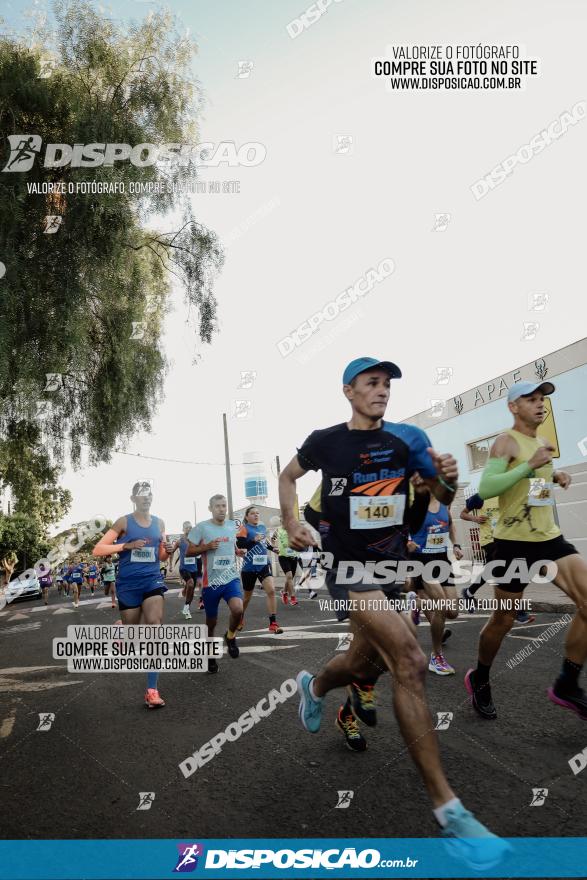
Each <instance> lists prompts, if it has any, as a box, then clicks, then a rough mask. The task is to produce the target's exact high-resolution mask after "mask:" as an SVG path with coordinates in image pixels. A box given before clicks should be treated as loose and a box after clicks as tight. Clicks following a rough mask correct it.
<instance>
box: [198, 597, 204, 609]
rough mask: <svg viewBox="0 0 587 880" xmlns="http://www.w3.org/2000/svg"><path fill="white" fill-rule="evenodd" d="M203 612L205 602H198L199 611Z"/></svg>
mask: <svg viewBox="0 0 587 880" xmlns="http://www.w3.org/2000/svg"><path fill="white" fill-rule="evenodd" d="M203 610H204V600H203V599H200V601H199V602H198V611H203Z"/></svg>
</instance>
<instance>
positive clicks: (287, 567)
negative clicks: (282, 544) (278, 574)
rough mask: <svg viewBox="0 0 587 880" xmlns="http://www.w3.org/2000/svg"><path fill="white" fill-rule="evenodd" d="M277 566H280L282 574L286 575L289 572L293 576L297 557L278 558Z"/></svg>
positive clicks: (296, 565)
mask: <svg viewBox="0 0 587 880" xmlns="http://www.w3.org/2000/svg"><path fill="white" fill-rule="evenodd" d="M278 559H279V564H280V566H281V570H282V572H283V573H284V574H287V573H288V572H290V571H291V573H292V574H295V573H296V571H297V568H298V557H297V556H278Z"/></svg>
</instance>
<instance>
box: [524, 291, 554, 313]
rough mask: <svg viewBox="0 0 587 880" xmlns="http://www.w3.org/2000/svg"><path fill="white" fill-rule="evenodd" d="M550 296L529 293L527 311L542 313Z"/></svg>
mask: <svg viewBox="0 0 587 880" xmlns="http://www.w3.org/2000/svg"><path fill="white" fill-rule="evenodd" d="M549 299H550V296H549V295H548V294H547V293H529V294H528V311H529V312H543V311H544V309H545V308H546V306H547V305H548V300H549Z"/></svg>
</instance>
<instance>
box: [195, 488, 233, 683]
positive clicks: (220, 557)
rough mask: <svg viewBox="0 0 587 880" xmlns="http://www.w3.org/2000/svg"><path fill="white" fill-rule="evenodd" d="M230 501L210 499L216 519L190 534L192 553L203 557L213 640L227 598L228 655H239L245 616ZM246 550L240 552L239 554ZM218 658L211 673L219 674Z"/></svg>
mask: <svg viewBox="0 0 587 880" xmlns="http://www.w3.org/2000/svg"><path fill="white" fill-rule="evenodd" d="M226 509H227V502H226V498H225V497H224V496H223V495H214V496H213V497H212V498H211V499H210V504H209V510H210V512H211V514H212V519H208V520H205V521H204V522H201V523H198V524H197V525H196V526H194V528H193V529H192V530H191V531H190V532H189V534H188V540H189V542H190V545H192V546H190V547H188V552H190V553H191V552H198V553H201V554H202V599H203V600H204V608H205V610H206V626H207V627H208V636H209V637H211V636H212V635H213V633H214V628H215V626H216V619H217V617H218V605H219V604H220V600H221V599H224V601H225V602H226V604H227V605H228V607H229V610H230V621H229V627H228V630H227V631H226V632H225V634H224V638H225V641H226V644H227V646H228V653H229V655H230V656H231V657H232V658H236V657H238V655H239V648H238V645H237V644H236V632H237V627H238V624H239V622H240V620H241V618H242V614H243V602H242V599H243V591H242V588H241V583H240V578H239V574H238V568H237V564H236V531H237V525H236V522H235V521H234V520H232V519H225V517H226ZM242 552H243V551H240V553H239V555H241V554H242ZM217 671H218V664H217V663H216V661H215V659H214V658H210V659H209V661H208V672H217Z"/></svg>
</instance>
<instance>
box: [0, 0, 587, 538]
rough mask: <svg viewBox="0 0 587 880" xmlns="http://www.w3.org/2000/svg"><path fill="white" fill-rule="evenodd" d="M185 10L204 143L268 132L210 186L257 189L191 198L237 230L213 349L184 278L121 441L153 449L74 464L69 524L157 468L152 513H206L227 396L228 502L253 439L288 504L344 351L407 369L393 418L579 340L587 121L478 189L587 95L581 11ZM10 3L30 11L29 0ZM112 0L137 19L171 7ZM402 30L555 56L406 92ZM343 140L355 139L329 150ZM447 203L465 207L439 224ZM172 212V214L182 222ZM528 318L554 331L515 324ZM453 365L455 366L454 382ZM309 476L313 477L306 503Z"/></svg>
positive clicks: (203, 216)
mask: <svg viewBox="0 0 587 880" xmlns="http://www.w3.org/2000/svg"><path fill="white" fill-rule="evenodd" d="M39 5H41V4H39ZM170 5H171V7H172V8H173V9H174V10H175V11H176V12H177V13H178V15H179V16H180V17H181V19H182V21H183V24H184V25H185V27H186V28H189V29H190V33H191V34H193V35H194V36H195V38H196V39H197V41H198V43H199V48H200V51H199V55H198V56H197V57H196V59H195V61H194V70H195V73H196V75H197V76H198V78H199V80H200V81H201V83H202V86H203V88H204V91H205V93H206V101H207V103H206V108H205V112H204V115H203V117H202V119H201V138H200V140H201V141H212V142H219V141H235V142H236V143H237V145H239V144H243V143H246V142H259V143H261V144H263V145H264V147H265V148H266V150H267V156H266V159H265V161H264V162H263V163H262V164H260V165H258V166H257V167H252V168H246V167H240V168H226V167H222V168H219V169H206V170H203V172H202V175H201V179H202V180H205V181H209V180H239V181H240V188H241V192H240V194H228V193H226V194H225V193H210V194H205V195H197V196H194V205H195V210H196V215H197V217H198V219H199V220H201V221H202V222H204V223H205V224H207V225H208V226H210V227H211V228H213V229H214V230H216V231H217V232H218V234H219V235H220V237H221V238H222V239H223V240H224V241H225V242H226V241H228V243H227V244H226V253H227V258H226V263H225V266H224V269H223V271H222V274H221V275H220V277H219V278H218V280H217V283H216V286H215V293H216V296H217V298H218V301H219V315H220V322H219V332H218V334H217V335H216V336H215V337H214V340H213V343H212V345H211V346H208V347H202V346H200V345H196V343H195V334H194V330H193V328H190V326H189V325H188V324H186V318H187V310H186V306H185V304H184V301H183V296H182V293H181V291H180V290H174V293H173V306H174V311H173V312H172V313H171V314H169V316H168V318H167V322H166V326H165V340H164V346H165V351H166V354H167V356H168V357H169V359H170V361H171V368H170V371H169V376H168V379H167V383H166V387H165V395H166V396H165V400H161V399H160V398H159V397H157V400H156V401H155V404H156V406H157V411H156V413H155V416H154V419H153V429H152V432H151V433H150V434H148V435H146V434H138V435H137V436H135V438H134V440H133V441H132V442H131V443H130V444H129V446H128V452H130V453H134V454H141V455H142V456H144V457H145V458H144V459H143V460H142V461H141V460H140V459H139V458H136V457H133V456H128V455H120V454H115V455H113V458H112V463H111V464H108V465H101V466H100V467H97V468H86V469H84V470H83V471H81V472H78V473H74V472H73V471H72V470H71V469H69V468H67V469H66V472H65V474H64V476H63V484H64V485H65V486H67V487H68V488H69V489H71V491H72V492H73V497H74V501H73V505H72V509H71V511H70V513H69V515H68V517H67V520H66V522H65V523H64V525H66V524H69V523H70V522H76V521H79V520H82V519H85V518H87V517H90V516H91V515H93V514H98V513H101V514H104V515H106V516H109V517H111V518H114V517H115V516H117V515H120V514H122V513H125V512H127V511H128V510H129V507H130V502H129V500H128V495H129V490H130V487H131V485H132V484H133V482H135V480H137V479H141V478H150V479H153V480H154V494H155V500H154V504H153V512H154V513H157V514H159V515H161V516H162V517H163V518H164V519H165V521H166V524H167V528H168V531H177V530H178V529H180V527H181V523H182V521H183V520H184V519H186V518H192V517H193V502H194V501H195V502H196V503H197V513H198V519H202V518H204V517H205V516H206V515H207V512H206V505H207V499H208V497H209V496H210V495H211V494H213V493H215V492H218V491H225V477H224V467H223V460H224V452H223V440H222V413H223V412H227V414H228V415H229V430H230V446H231V456H232V460H233V464H234V467H233V470H232V474H233V492H234V503H235V507H238V506H239V505H240V504H242V503H244V501H245V498H244V491H243V488H244V487H243V467H242V457H243V453H246V452H249V451H259V452H260V454H261V457H262V458H263V460H264V462H265V470H266V472H267V476H268V478H269V493H270V494H269V501H270V502H272V503H276V502H277V487H276V480H275V478H274V475H273V472H274V465H273V471H272V464H271V463H272V461H273V460H274V457H275V456H276V455H279V456H280V458H281V463H282V466H283V465H284V464H285V463H286V462H287V461H288V460H289V459H290V457H291V456H292V455H293V454H294V452H295V447H296V445H300V444H301V442H302V441H303V440H304V438H305V437H306V436H307V435H308V434H309V433H310V432H311V431H312V430H313V429H315V428H319V427H326V426H328V425H330V424H335V423H337V422H341V421H343V420H346V419H347V418H348V415H349V409H348V404H347V402H346V401H345V399H344V397H343V395H342V391H341V376H342V371H343V369H344V366H345V365H346V363H347V362H348V361H349V360H351V359H352V358H355V357H358V356H361V355H373V356H376V357H378V358H386V359H391V360H393V361H395V362H396V363H398V364H399V365H400V367H401V369H402V371H403V374H404V377H403V379H402V380H400V381H397V382H395V381H394V382H393V383H392V393H391V400H390V406H389V409H388V412H387V418H389V419H391V420H399V419H403V418H406V417H407V416H409V415H410V414H413V413H416V412H419V411H421V410H423V409H426V408H427V407H428V406H429V401H430V399H434V398H439V397H451V396H453V395H454V394H456V393H458V392H460V391H463V390H465V389H468V388H470V387H472V386H473V385H476V384H477V383H480V382H483V381H484V380H488V379H490V378H493V377H494V376H496V375H498V374H500V373H501V372H505V371H508V370H512V369H514V368H515V367H516V366H518V365H520V364H523V363H526V362H528V361H530V360H533V359H534V358H537V357H539V356H541V355H544V354H547V353H548V352H551V351H553V350H555V349H558V348H561V347H562V346H564V345H567V344H569V343H571V342H573V341H575V340H576V339H579V338H581V337H583V336H585V335H587V334H586V327H585V308H584V294H583V291H582V289H581V285H582V284H583V276H584V265H583V264H584V256H583V254H584V235H583V234H584V205H585V203H586V198H585V196H586V192H585V188H586V183H585V174H584V156H585V152H586V143H587V121H584V120H583V121H580V122H578V123H577V124H576V125H573V126H570V127H569V130H568V132H567V133H566V134H565V135H564V136H562V137H560V138H559V139H558V140H556V141H554V142H553V143H552V144H551V145H550V146H549V147H548V148H547V149H545V150H544V151H543V152H541V153H540V154H539V155H536V156H534V157H533V158H532V159H531V161H529V162H527V163H526V164H521V165H518V167H517V168H516V169H515V171H514V173H513V174H511V175H510V176H509V178H508V179H507V180H505V182H504V183H502V184H501V186H499V187H497V188H496V189H495V190H494V191H492V192H490V193H489V194H488V195H487V196H486V197H485V198H482V199H481V200H479V201H477V200H476V199H475V197H474V196H473V194H472V192H471V189H470V187H471V185H472V184H473V183H474V182H475V181H476V180H478V179H479V178H481V177H482V176H483V175H485V174H486V173H487V172H489V171H490V169H492V168H493V167H494V166H496V165H497V164H498V163H499V162H501V161H503V160H504V159H505V158H506V157H507V156H509V155H510V154H512V153H515V152H516V151H517V150H518V148H519V147H521V146H522V145H524V144H527V143H528V142H529V141H530V140H531V139H532V137H533V136H534V135H536V134H537V133H538V132H540V131H541V130H542V129H544V128H545V127H547V126H548V125H549V124H550V123H551V122H552V121H553V120H555V119H556V118H557V117H559V116H560V114H561V113H562V112H563V111H565V110H570V109H571V108H572V107H573V105H575V104H576V103H577V102H578V101H581V100H587V83H586V77H585V73H584V34H585V32H586V25H587V8H586V7H585V4H583V3H581V2H579V0H576V2H571V0H556V2H555V0H553V2H544V0H541V2H536V0H519V2H517V3H516V4H512V3H510V2H505V0H492V2H476V3H474V4H473V3H470V2H469V0H452V2H450V3H438V2H437V0H403V2H390V0H368V2H367V0H342V2H338V3H332V5H331V6H330V7H329V8H328V9H327V11H326V12H325V14H324V15H323V16H322V17H321V18H320V20H319V21H317V22H316V23H314V24H313V25H312V26H311V27H309V28H307V29H305V30H303V32H301V33H300V35H299V36H298V37H296V38H295V39H292V38H291V37H290V36H289V35H288V32H287V30H286V25H287V24H288V22H290V21H292V19H294V18H296V17H299V16H300V15H301V13H302V12H303V10H304V8H306V4H305V0H295V2H294V0H281V2H279V3H273V2H271V0H256V2H247V3H242V2H238V0H230V2H227V0H201V2H193V0H184V2H173V3H172V4H170ZM5 7H6V8H5V12H4V15H5V16H6V17H7V19H8V21H9V22H10V23H11V24H13V25H16V26H17V25H18V23H19V22H21V21H22V19H21V11H22V7H21V6H20V5H19V4H17V3H13V4H12V5H10V4H6V5H5ZM109 8H111V9H112V11H113V15H114V17H116V18H119V19H122V18H123V17H125V16H129V15H130V16H133V17H135V18H139V17H142V16H143V15H145V14H147V13H148V11H149V9H152V8H155V7H154V4H151V3H144V2H136V3H128V2H125V3H124V4H123V3H115V4H113V5H112V6H111V7H109ZM392 43H393V44H396V45H397V44H402V43H404V44H405V43H413V44H419V45H430V44H432V45H435V44H452V45H457V44H467V45H471V44H478V43H491V44H497V45H501V44H507V45H519V46H521V54H522V57H527V58H535V59H538V60H539V68H540V74H539V76H535V77H531V78H529V79H528V80H527V81H526V84H525V88H524V89H523V90H521V91H514V90H512V91H440V90H438V91H436V90H435V91H419V92H418V91H404V92H390V91H388V90H387V89H386V87H385V83H384V81H383V79H379V80H378V79H375V78H374V77H373V76H372V73H371V67H372V65H371V62H372V60H373V59H374V58H376V57H383V56H385V55H386V51H387V50H386V47H388V46H389V45H390V44H392ZM239 62H252V63H253V66H252V68H251V69H250V75H249V76H248V77H240V78H239V77H238V76H237V74H238V63H239ZM339 136H340V137H343V138H348V139H352V142H351V140H346V141H343V148H342V149H341V151H339V152H337V151H336V150H335V149H334V145H335V144H336V143H338V138H339ZM345 143H346V144H347V145H349V148H348V149H347V150H346V151H344V144H345ZM443 213H447V214H450V221H449V222H448V225H447V226H446V228H445V229H444V230H441V229H438V230H435V229H434V227H435V217H436V215H437V214H443ZM255 214H256V215H257V219H256V221H255V222H251V218H252V216H253V215H255ZM243 224H244V225H243ZM247 225H248V226H249V228H248V230H247V231H244V232H243V231H242V230H243V228H244V227H245V226H247ZM161 226H162V228H165V229H168V228H171V222H170V220H167V221H165V220H162V221H161ZM239 228H240V230H241V231H240V232H239V233H237V234H235V230H239ZM386 258H388V259H390V260H393V261H394V265H395V271H394V272H393V274H391V275H389V276H388V277H387V278H386V279H385V280H383V281H382V282H381V283H378V284H375V286H374V287H373V289H372V290H371V291H370V292H369V293H368V294H367V295H366V296H365V297H364V298H362V299H361V300H360V301H359V303H358V304H357V305H356V306H355V307H353V308H352V309H349V310H348V311H346V312H344V313H342V314H341V315H340V316H339V317H338V318H337V319H336V320H333V321H331V322H330V323H329V324H327V325H324V326H325V327H326V329H322V330H320V331H319V332H317V333H316V334H315V335H314V336H312V338H311V339H310V340H309V341H308V342H306V343H305V344H304V345H302V346H301V347H299V348H298V349H296V351H295V352H293V353H291V354H290V355H289V356H286V357H283V356H282V355H281V354H280V351H279V349H278V345H277V343H278V342H279V341H280V340H282V339H283V338H284V337H286V336H287V335H288V334H290V333H291V331H292V330H293V329H294V328H296V327H297V326H299V325H300V324H301V323H302V322H303V321H305V320H307V319H308V318H309V317H310V316H311V315H312V314H313V313H315V312H317V311H318V310H320V309H322V308H323V307H324V306H325V305H326V304H327V303H329V302H330V301H331V300H333V299H335V297H336V296H337V295H338V294H339V293H340V292H342V291H343V290H344V289H345V288H348V287H349V286H351V285H352V284H353V283H354V282H355V281H356V280H357V279H358V278H359V277H360V276H361V275H363V274H364V273H365V272H366V271H367V270H368V269H369V268H373V267H376V266H377V265H378V264H379V263H380V262H381V261H382V260H384V259H386ZM534 293H548V294H549V297H550V300H549V306H548V310H547V311H543V312H540V313H536V312H532V311H529V310H528V297H529V296H530V295H532V294H534ZM530 321H537V322H538V323H539V324H540V326H539V328H538V330H537V331H536V333H535V338H533V339H523V326H524V322H530ZM196 352H197V353H198V354H199V355H200V356H201V357H200V360H199V362H198V363H197V365H193V364H192V359H193V357H194V354H195V353H196ZM442 366H449V367H451V368H452V370H453V378H452V381H451V383H450V384H449V385H445V386H442V387H441V388H439V386H436V385H435V384H434V378H435V375H436V369H437V367H442ZM249 370H252V371H256V372H257V376H256V379H255V382H254V384H253V386H252V388H250V389H239V387H238V386H239V382H240V375H241V372H242V371H249ZM238 400H248V401H250V409H249V411H248V413H247V417H246V418H236V417H234V416H233V412H234V408H235V401H238ZM443 451H445V450H443ZM147 456H154V457H161V458H171V459H181V460H192V461H198V462H202V463H203V464H201V465H186V464H178V463H171V462H159V461H150V460H148V459H147V458H146V457H147ZM317 480H318V478H317V477H316V475H309V476H307V477H305V478H304V480H303V481H302V482H301V485H300V500H301V501H303V500H306V499H307V498H308V497H309V496H310V494H311V492H312V491H313V488H314V486H315V485H316V483H317Z"/></svg>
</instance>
